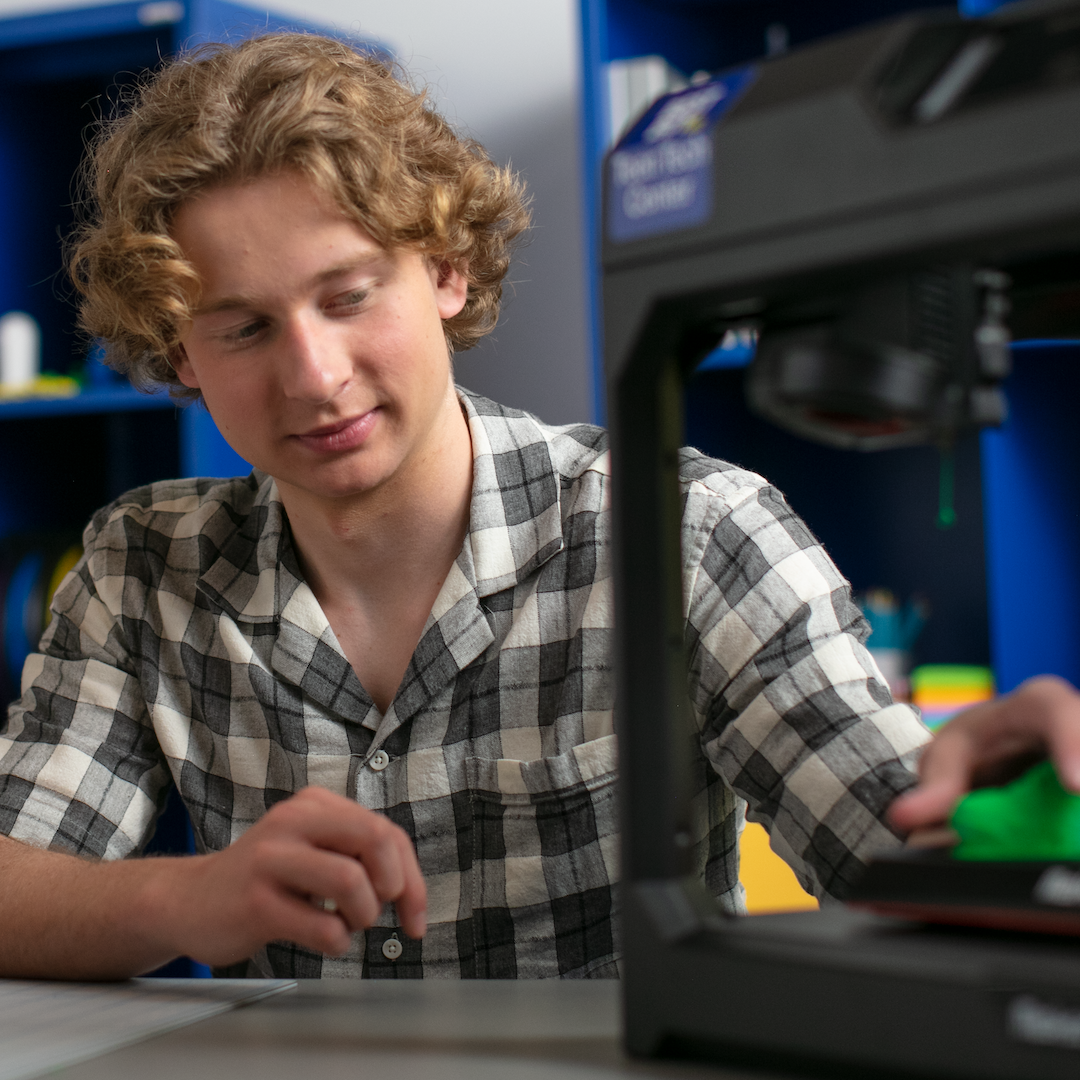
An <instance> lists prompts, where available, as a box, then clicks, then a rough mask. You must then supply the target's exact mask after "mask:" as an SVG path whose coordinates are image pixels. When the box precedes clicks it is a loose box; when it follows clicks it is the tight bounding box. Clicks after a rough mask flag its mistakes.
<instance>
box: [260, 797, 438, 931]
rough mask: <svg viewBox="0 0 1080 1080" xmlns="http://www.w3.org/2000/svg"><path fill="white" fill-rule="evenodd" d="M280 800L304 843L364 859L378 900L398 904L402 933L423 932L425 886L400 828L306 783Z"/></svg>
mask: <svg viewBox="0 0 1080 1080" xmlns="http://www.w3.org/2000/svg"><path fill="white" fill-rule="evenodd" d="M280 805H281V808H282V809H283V810H284V809H285V808H286V807H288V808H289V809H290V810H292V811H294V812H295V814H296V820H295V822H294V823H293V824H294V827H295V828H296V829H297V830H298V831H299V832H300V833H301V834H302V835H303V836H304V838H305V839H306V840H307V841H308V842H310V843H311V844H313V845H315V846H316V847H319V848H323V849H325V850H328V851H335V852H339V853H341V854H342V855H348V856H351V857H352V858H354V859H356V860H358V861H359V862H360V863H361V864H363V866H364V869H365V870H366V871H367V876H368V878H369V879H370V881H371V885H372V888H373V889H374V890H375V894H376V896H378V898H379V900H381V901H383V902H387V901H392V902H394V903H395V904H396V905H397V908H398V913H399V915H400V917H401V920H402V926H403V928H404V929H405V932H406V933H408V934H409V936H410V937H421V936H422V935H423V933H424V930H425V911H426V907H427V899H426V897H427V890H426V887H425V885H424V879H423V875H422V874H421V872H420V864H419V862H418V861H417V858H416V852H415V850H414V849H413V846H412V842H411V840H410V839H409V837H408V835H407V834H406V833H405V831H404V830H403V829H401V828H399V827H398V826H397V825H395V824H394V823H393V822H392V821H390V819H389V818H387V817H384V816H383V815H382V814H376V813H374V812H373V811H371V810H368V809H366V808H365V807H362V806H358V805H357V804H356V803H352V802H349V801H348V800H347V799H343V798H341V797H340V796H337V795H333V794H332V793H331V792H328V791H325V790H323V789H321V788H307V789H305V790H304V791H302V792H300V793H299V794H298V795H296V796H294V797H293V799H290V800H288V803H283V804H280ZM334 899H337V897H334Z"/></svg>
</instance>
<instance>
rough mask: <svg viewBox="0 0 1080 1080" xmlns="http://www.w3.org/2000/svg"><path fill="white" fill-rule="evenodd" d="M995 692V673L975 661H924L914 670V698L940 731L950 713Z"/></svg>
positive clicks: (928, 721)
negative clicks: (958, 662)
mask: <svg viewBox="0 0 1080 1080" xmlns="http://www.w3.org/2000/svg"><path fill="white" fill-rule="evenodd" d="M993 696H994V673H993V672H992V671H991V670H990V668H988V667H979V666H977V665H975V664H923V665H922V666H921V667H917V668H915V670H914V671H913V672H912V673H911V700H912V703H913V704H915V705H918V707H919V708H920V709H921V710H922V718H923V723H925V724H926V726H927V727H928V728H930V729H931V730H932V731H936V730H937V729H938V728H939V727H941V725H942V724H944V723H945V721H946V720H948V719H949V718H950V717H952V716H954V715H955V714H956V713H958V712H960V711H961V710H962V709H966V708H968V707H969V706H971V705H977V704H978V703H979V702H980V701H989V700H990V699H991V698H992V697H993Z"/></svg>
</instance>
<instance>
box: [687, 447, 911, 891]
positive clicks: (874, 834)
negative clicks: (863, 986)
mask: <svg viewBox="0 0 1080 1080" xmlns="http://www.w3.org/2000/svg"><path fill="white" fill-rule="evenodd" d="M683 465H684V469H683V475H684V483H683V494H684V518H683V555H684V566H685V574H686V577H685V580H684V596H685V601H686V620H687V621H686V627H687V629H686V633H687V645H688V650H689V656H690V694H691V701H692V703H693V706H694V710H695V714H696V718H697V722H698V725H699V729H700V739H701V747H702V751H703V753H704V754H705V756H706V758H707V759H708V760H709V761H710V762H711V763H712V765H713V767H714V768H715V769H716V770H717V772H719V774H720V775H721V776H722V777H723V778H724V780H725V781H726V782H727V784H728V785H729V786H730V787H731V788H732V789H733V790H734V791H735V793H736V794H737V795H739V796H740V797H741V798H743V799H745V800H746V802H747V804H748V809H747V816H748V817H749V818H750V819H751V820H754V821H759V822H761V823H762V824H763V825H764V826H765V827H766V828H767V829H768V831H769V833H770V836H771V842H772V846H773V848H774V849H775V850H776V851H777V852H778V853H779V854H780V855H781V856H782V857H783V858H784V859H785V860H786V861H787V862H788V863H789V864H790V865H791V866H792V868H793V869H794V871H795V873H796V875H797V877H798V878H799V880H800V881H801V882H802V884H803V886H804V888H807V889H808V890H809V891H811V892H813V893H815V894H817V895H819V896H820V895H823V894H829V895H833V896H840V897H842V896H843V895H844V894H845V893H846V891H847V890H848V888H849V887H850V886H851V884H852V883H853V882H854V880H855V879H856V878H857V877H858V875H859V873H860V872H861V869H862V867H863V865H864V864H865V861H866V859H867V858H868V856H869V855H870V854H871V853H872V852H874V851H876V850H880V849H883V848H889V847H895V846H897V845H898V844H899V843H900V838H899V837H898V836H897V835H896V834H895V833H894V832H893V830H892V829H891V828H890V827H889V826H888V824H887V823H886V821H885V811H886V810H887V808H888V806H889V805H890V804H891V803H892V801H893V800H894V799H895V798H896V797H897V796H898V795H900V794H901V793H903V792H904V791H907V790H908V789H909V788H911V787H912V786H913V785H914V784H915V783H916V780H917V777H916V774H915V765H916V762H917V758H918V754H919V752H920V750H921V748H922V746H923V745H924V744H925V743H926V741H927V740H928V739H929V737H930V735H929V732H928V731H927V730H926V728H925V727H924V726H923V725H922V723H921V722H920V721H919V719H918V717H917V716H916V714H915V712H914V711H913V710H912V709H911V708H910V707H908V706H906V705H903V704H897V703H895V702H893V700H892V698H891V696H890V694H889V690H888V687H887V685H886V683H885V681H884V679H883V678H882V677H881V674H880V672H879V670H878V668H877V665H876V664H875V662H874V660H873V658H872V657H871V656H870V653H869V652H868V650H867V649H866V647H865V645H864V641H865V639H866V637H867V635H868V633H869V628H868V627H867V625H866V623H865V620H864V619H863V617H862V614H861V613H860V611H859V609H858V608H857V607H856V606H855V604H854V602H853V601H852V598H851V590H850V587H849V586H848V583H847V581H845V579H844V578H843V576H842V575H841V574H840V572H839V571H838V570H837V568H836V566H835V565H834V564H833V562H832V560H831V559H830V558H829V557H828V555H827V554H826V552H825V550H824V549H823V548H822V546H821V544H820V543H819V542H818V541H817V540H816V538H815V537H814V536H813V534H812V533H811V532H810V530H809V529H808V528H807V526H806V525H805V524H804V523H803V522H802V520H801V519H800V518H799V517H798V516H797V515H796V514H795V513H794V512H793V511H792V510H791V508H790V507H789V506H788V504H787V502H786V501H785V500H784V498H783V496H782V495H781V494H780V493H779V492H778V491H777V490H776V489H775V488H773V487H771V486H770V485H769V484H768V483H766V481H764V480H763V479H762V478H761V477H760V476H757V475H756V474H754V473H750V472H746V471H744V470H740V469H735V468H733V467H731V466H727V465H724V464H723V463H720V462H716V461H713V460H711V459H708V458H705V457H703V456H702V455H700V454H698V453H697V452H696V451H689V452H687V453H686V455H685V457H684V462H683Z"/></svg>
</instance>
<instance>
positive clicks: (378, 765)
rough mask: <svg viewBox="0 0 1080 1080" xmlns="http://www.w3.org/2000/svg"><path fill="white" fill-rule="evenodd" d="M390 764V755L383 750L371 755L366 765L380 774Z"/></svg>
mask: <svg viewBox="0 0 1080 1080" xmlns="http://www.w3.org/2000/svg"><path fill="white" fill-rule="evenodd" d="M389 764H390V755H389V754H388V753H387V752H386V751H385V750H376V751H375V753H374V754H372V755H371V760H370V761H369V762H368V765H369V766H370V767H371V768H372V769H374V770H375V771H376V772H382V771H383V769H385V768H386V766H387V765H389Z"/></svg>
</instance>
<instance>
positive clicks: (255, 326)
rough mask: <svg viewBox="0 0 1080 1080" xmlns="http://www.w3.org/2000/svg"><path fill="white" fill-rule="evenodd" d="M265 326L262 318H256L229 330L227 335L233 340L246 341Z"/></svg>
mask: <svg viewBox="0 0 1080 1080" xmlns="http://www.w3.org/2000/svg"><path fill="white" fill-rule="evenodd" d="M265 326H266V323H265V322H264V321H263V320H262V319H258V320H256V321H255V322H250V323H247V324H246V325H244V326H241V327H239V329H236V330H233V331H231V332H230V333H229V335H228V336H229V337H230V338H232V339H233V340H234V341H248V340H250V339H251V338H253V337H255V336H256V335H257V334H258V333H259V331H261V330H262V329H263V328H264V327H265Z"/></svg>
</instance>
